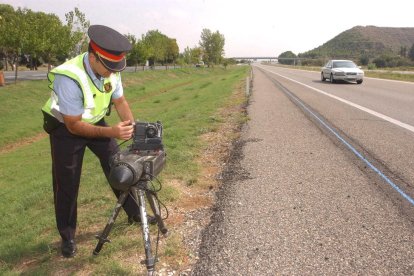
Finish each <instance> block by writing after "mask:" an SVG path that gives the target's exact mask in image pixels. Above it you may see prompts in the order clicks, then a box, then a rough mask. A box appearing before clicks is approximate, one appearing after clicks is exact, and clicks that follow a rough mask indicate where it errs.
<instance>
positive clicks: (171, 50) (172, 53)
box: [166, 38, 179, 63]
mask: <svg viewBox="0 0 414 276" xmlns="http://www.w3.org/2000/svg"><path fill="white" fill-rule="evenodd" d="M166 48H167V49H166V61H167V63H175V60H176V59H177V57H178V54H179V49H178V45H177V40H176V39H173V38H169V39H168V42H167V45H166Z"/></svg>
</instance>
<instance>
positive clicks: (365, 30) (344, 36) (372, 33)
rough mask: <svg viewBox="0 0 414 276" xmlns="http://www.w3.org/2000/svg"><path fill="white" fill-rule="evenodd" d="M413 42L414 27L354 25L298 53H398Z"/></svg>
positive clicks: (345, 55) (347, 55)
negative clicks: (306, 50)
mask: <svg viewBox="0 0 414 276" xmlns="http://www.w3.org/2000/svg"><path fill="white" fill-rule="evenodd" d="M413 44H414V28H391V27H376V26H365V27H364V26H356V27H353V28H352V29H349V30H347V31H344V32H342V33H340V34H339V35H337V36H336V37H334V38H333V39H331V40H329V41H328V42H326V43H325V44H323V45H322V46H319V47H317V48H315V49H313V50H310V51H308V52H305V53H302V54H300V56H301V57H335V58H359V57H360V56H361V55H363V54H365V55H367V56H369V57H375V56H378V55H381V54H385V53H394V54H399V53H400V51H401V47H405V48H406V49H407V51H409V49H410V48H411V46H412V45H413Z"/></svg>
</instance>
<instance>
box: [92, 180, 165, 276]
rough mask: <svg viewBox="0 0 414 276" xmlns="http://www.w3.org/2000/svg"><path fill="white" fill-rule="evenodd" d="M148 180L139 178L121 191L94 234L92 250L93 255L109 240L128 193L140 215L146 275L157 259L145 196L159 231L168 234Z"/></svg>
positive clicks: (150, 272)
mask: <svg viewBox="0 0 414 276" xmlns="http://www.w3.org/2000/svg"><path fill="white" fill-rule="evenodd" d="M148 182H149V181H146V180H145V181H144V180H140V181H138V182H137V183H136V184H134V185H132V186H131V187H130V188H129V190H128V191H125V192H122V194H121V195H120V196H119V198H118V201H117V203H116V205H115V208H114V210H113V211H112V214H111V216H110V217H109V220H108V223H107V224H106V226H105V229H104V230H103V231H102V233H101V235H97V236H96V238H97V239H98V240H99V241H98V244H97V245H96V248H95V250H94V251H93V255H98V254H99V252H100V251H101V249H102V246H103V245H104V244H105V243H106V242H110V240H109V239H108V235H109V232H110V231H111V229H112V226H113V225H114V223H115V220H116V218H117V216H118V214H119V211H120V210H121V207H122V205H123V204H124V202H125V200H126V198H127V196H128V194H130V195H131V196H132V198H133V200H134V201H135V202H136V203H137V204H138V207H139V213H140V216H141V229H142V236H143V239H144V249H145V260H144V261H142V262H141V263H142V264H145V266H146V267H147V271H148V275H149V276H152V275H153V273H154V270H155V262H156V261H157V259H156V258H155V257H154V255H153V254H152V250H151V239H150V233H149V224H148V219H147V211H146V203H145V197H146V198H147V200H148V203H149V205H150V207H151V210H152V212H153V214H154V216H155V218H156V220H157V225H158V229H159V230H160V231H161V233H162V234H163V235H164V237H167V236H168V229H167V228H166V227H165V224H164V221H163V219H162V218H161V213H160V208H159V204H158V201H157V200H158V199H157V194H156V192H154V191H152V190H150V189H149V188H148Z"/></svg>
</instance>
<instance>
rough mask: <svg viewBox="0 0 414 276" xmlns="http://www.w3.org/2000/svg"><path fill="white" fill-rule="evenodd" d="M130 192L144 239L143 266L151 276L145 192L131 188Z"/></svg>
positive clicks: (152, 259)
mask: <svg viewBox="0 0 414 276" xmlns="http://www.w3.org/2000/svg"><path fill="white" fill-rule="evenodd" d="M131 191H132V195H133V196H134V197H135V199H136V200H137V202H138V204H139V206H138V207H139V213H140V216H141V227H142V236H143V239H144V248H145V266H146V267H147V271H148V275H152V274H153V273H154V268H155V258H154V256H152V252H151V239H150V235H149V224H148V219H147V211H146V206H145V192H144V191H143V190H142V189H139V188H137V187H132V188H131Z"/></svg>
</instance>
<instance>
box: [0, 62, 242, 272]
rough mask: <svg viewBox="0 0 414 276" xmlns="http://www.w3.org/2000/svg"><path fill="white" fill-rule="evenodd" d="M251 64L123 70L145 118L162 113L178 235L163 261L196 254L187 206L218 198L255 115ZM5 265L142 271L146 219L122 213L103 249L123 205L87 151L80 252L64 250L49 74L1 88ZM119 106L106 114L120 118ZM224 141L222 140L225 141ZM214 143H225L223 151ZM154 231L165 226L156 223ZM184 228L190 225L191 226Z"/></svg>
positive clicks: (0, 209)
mask: <svg viewBox="0 0 414 276" xmlns="http://www.w3.org/2000/svg"><path fill="white" fill-rule="evenodd" d="M248 71H249V67H248V66H235V67H230V68H227V69H224V68H214V69H210V68H193V69H175V70H169V71H146V72H139V73H124V74H123V83H124V87H125V95H126V97H127V99H128V101H129V104H130V107H131V109H132V111H133V113H134V115H135V117H136V119H139V120H140V121H156V120H160V121H162V123H163V125H164V144H165V146H166V151H167V163H168V165H167V167H166V169H165V170H164V171H163V173H162V175H161V181H162V182H163V189H162V191H161V192H160V193H159V196H160V198H161V200H162V201H163V202H164V203H165V204H166V205H167V207H168V209H169V210H170V217H169V218H168V220H167V225H168V226H169V227H170V229H171V230H172V231H171V232H172V234H171V236H170V237H168V238H166V239H161V242H160V248H159V252H158V253H159V254H158V255H159V258H160V264H159V266H162V267H164V268H165V271H167V270H182V269H185V268H186V266H188V265H189V264H190V263H191V262H192V261H193V260H192V259H191V256H190V255H191V254H189V252H188V249H187V247H186V244H185V243H184V242H183V238H184V237H183V235H184V234H185V233H184V232H183V231H180V229H181V228H182V224H183V223H184V221H185V215H183V214H185V212H187V211H188V212H190V211H193V210H196V209H197V208H199V207H203V205H208V204H211V199H209V198H208V197H206V196H205V194H208V192H209V190H211V189H214V187H215V185H217V183H216V182H217V181H216V180H215V174H217V173H218V172H219V169H220V168H219V165H217V164H219V163H220V162H222V160H220V158H224V156H225V154H226V151H227V150H228V148H229V145H230V144H231V141H232V140H233V139H235V138H236V137H237V134H236V130H237V128H238V126H239V125H240V124H242V123H243V122H244V121H245V120H246V115H245V114H244V112H243V106H244V105H245V103H246V99H245V97H244V91H243V90H244V87H245V78H246V76H248ZM0 93H2V94H3V102H2V105H1V106H0V116H1V124H0V168H1V171H0V196H1V201H0V225H1V228H0V237H1V239H0V274H2V275H91V274H92V275H132V274H133V275H136V274H142V273H143V272H144V271H145V267H144V266H143V265H141V264H140V263H139V262H140V261H141V260H142V259H143V258H144V257H143V252H144V251H143V245H142V238H141V235H140V230H139V228H138V227H137V225H132V226H130V225H128V224H127V223H126V215H125V214H124V213H123V212H122V213H121V214H120V216H119V217H118V219H117V221H116V224H115V227H114V228H113V229H112V231H111V234H110V238H111V240H112V242H111V243H110V244H106V245H105V246H104V248H103V250H102V252H101V254H100V255H99V256H98V257H93V256H92V250H93V249H94V248H95V245H96V240H95V238H94V236H95V235H96V234H98V233H100V232H101V231H102V229H103V227H104V226H105V224H106V222H107V219H108V217H109V215H110V213H111V211H112V209H113V207H114V206H115V202H116V200H115V197H114V196H113V194H112V192H111V190H110V187H109V185H108V184H107V182H106V180H105V178H104V175H103V173H102V171H101V168H100V165H99V162H98V160H97V158H96V157H95V156H93V154H92V153H91V152H90V151H88V150H87V152H86V154H85V158H84V164H83V171H82V178H81V185H80V191H79V198H78V230H77V236H76V237H77V243H78V254H77V256H76V257H75V258H73V259H64V258H62V257H60V237H59V234H58V232H57V230H56V226H55V218H54V211H53V193H52V185H51V172H50V170H51V169H50V168H51V164H50V146H49V138H48V136H47V135H46V134H45V133H44V132H43V130H42V115H41V112H40V108H41V107H42V105H43V104H44V102H45V101H46V100H47V98H48V97H49V94H50V92H49V90H48V88H47V81H24V82H18V83H17V84H15V85H8V86H6V87H0ZM117 119H118V118H117V116H116V112H113V113H112V115H111V116H110V117H108V119H107V122H109V123H115V122H117ZM220 145H221V147H219V146H220ZM211 146H215V147H219V148H220V149H219V150H217V154H209V152H210V153H211ZM151 231H152V236H155V235H156V228H155V227H153V228H152V229H151ZM183 233H184V234H183Z"/></svg>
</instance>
